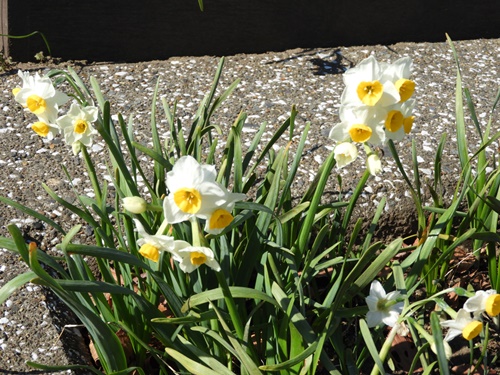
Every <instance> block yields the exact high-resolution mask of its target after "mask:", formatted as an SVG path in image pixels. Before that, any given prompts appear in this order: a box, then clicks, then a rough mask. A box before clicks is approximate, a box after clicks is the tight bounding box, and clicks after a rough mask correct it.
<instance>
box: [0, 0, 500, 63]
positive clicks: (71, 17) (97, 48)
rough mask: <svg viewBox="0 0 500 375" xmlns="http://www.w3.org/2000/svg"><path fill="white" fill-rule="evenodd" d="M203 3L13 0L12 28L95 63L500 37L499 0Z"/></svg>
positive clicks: (26, 52)
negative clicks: (202, 8) (201, 6)
mask: <svg viewBox="0 0 500 375" xmlns="http://www.w3.org/2000/svg"><path fill="white" fill-rule="evenodd" d="M2 1H8V0H2ZM204 3H205V11H204V12H201V11H200V10H199V8H198V2H197V1H196V0H143V1H137V0H99V1H95V0H87V1H74V0H43V1H40V0H22V1H20V0H11V1H9V2H8V29H9V33H11V34H12V35H21V34H27V33H30V32H32V31H35V30H38V31H41V32H43V33H44V34H45V35H46V37H47V39H48V41H49V43H50V46H51V48H52V54H53V55H54V56H55V57H60V58H63V59H65V60H67V59H86V60H95V61H105V60H113V61H141V60H153V59H165V58H168V57H170V56H180V55H195V56H196V55H229V54H235V53H241V52H246V53H253V52H257V53H258V52H267V51H271V50H284V49H288V48H296V47H334V46H349V45H370V44H390V43H395V42H403V41H409V42H424V41H426V42H434V41H444V40H445V33H448V34H450V36H451V37H452V39H454V40H461V39H477V38H497V37H500V26H499V20H500V0H420V1H419V0H414V1H404V0H401V1H397V0H204ZM4 22H5V20H4ZM9 47H10V48H9V52H10V55H11V56H12V57H13V59H14V60H17V61H26V60H32V59H33V56H34V54H35V53H37V52H39V51H41V50H45V47H44V44H43V41H42V39H41V38H40V37H38V36H35V37H32V38H29V39H25V40H10V46H9Z"/></svg>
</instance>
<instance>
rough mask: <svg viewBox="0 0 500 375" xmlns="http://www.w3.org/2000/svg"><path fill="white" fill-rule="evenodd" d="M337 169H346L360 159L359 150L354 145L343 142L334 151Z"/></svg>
mask: <svg viewBox="0 0 500 375" xmlns="http://www.w3.org/2000/svg"><path fill="white" fill-rule="evenodd" d="M333 153H334V157H335V161H336V162H337V164H336V165H337V168H344V167H345V166H346V165H349V164H351V163H352V162H353V161H354V160H356V158H357V157H358V148H357V147H356V145H355V144H354V143H351V142H342V143H339V144H338V145H337V146H335V150H333Z"/></svg>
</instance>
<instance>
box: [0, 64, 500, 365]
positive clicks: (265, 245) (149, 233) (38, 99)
mask: <svg viewBox="0 0 500 375" xmlns="http://www.w3.org/2000/svg"><path fill="white" fill-rule="evenodd" d="M223 63H224V59H221V63H220V64H219V66H218V68H217V70H216V72H215V78H214V82H213V84H212V86H211V87H209V88H208V93H207V95H206V96H205V98H204V99H203V100H202V102H201V103H200V105H199V108H198V109H197V110H196V112H195V113H194V114H193V118H192V122H191V123H190V124H185V123H182V122H181V120H180V119H178V118H177V116H176V113H175V108H176V105H175V103H174V105H173V106H170V105H169V104H168V101H167V100H166V99H165V98H162V100H161V101H162V105H163V110H164V115H165V118H166V121H164V122H162V124H163V123H166V124H167V128H166V129H164V128H162V129H161V130H160V129H159V127H158V120H157V119H158V117H160V116H161V115H160V114H158V113H157V112H156V110H157V97H158V94H159V93H158V89H156V91H155V92H154V99H153V103H152V106H151V134H150V135H151V137H150V140H151V143H152V146H149V145H145V144H142V143H141V142H139V141H138V139H136V138H135V135H134V131H133V130H134V124H133V116H130V119H131V120H130V121H129V122H128V123H126V122H125V121H124V120H123V116H122V114H120V113H114V109H113V106H112V104H111V103H110V102H109V101H107V100H106V98H105V97H104V95H103V93H102V92H101V90H100V87H99V83H98V82H97V80H96V79H95V78H94V77H90V78H89V79H88V81H85V82H84V79H82V78H80V77H79V76H78V74H77V73H76V72H74V71H73V70H72V69H68V70H67V71H66V70H52V71H50V72H48V73H47V74H46V75H43V76H42V75H40V74H39V73H35V74H30V73H28V72H19V78H20V86H19V87H18V88H15V89H14V90H13V95H14V99H15V101H16V102H17V103H19V109H20V111H25V112H26V113H28V114H29V115H30V116H31V117H32V119H33V120H32V122H31V123H30V125H29V128H31V129H32V130H33V131H34V132H35V133H36V134H38V135H39V136H40V137H42V138H43V139H44V141H45V142H52V141H53V139H54V138H56V137H60V138H62V139H64V141H65V142H64V143H65V144H61V145H59V146H58V147H65V148H66V151H68V150H69V148H71V150H72V152H73V156H74V157H75V158H80V159H81V160H82V161H83V164H84V165H85V167H86V171H87V176H88V181H87V182H86V183H87V185H89V186H90V187H91V190H92V194H91V195H87V194H85V191H84V192H81V191H79V188H80V187H79V186H72V191H73V192H74V193H75V195H76V199H70V200H67V199H65V198H63V197H61V196H59V195H58V194H57V193H56V192H55V191H53V190H52V189H51V188H50V187H48V186H47V185H43V186H44V189H45V190H46V191H47V194H48V195H49V196H50V197H51V199H53V200H54V201H56V202H57V203H58V204H59V205H61V206H63V207H64V208H65V209H66V210H69V211H70V212H71V213H72V214H73V216H72V217H73V218H75V222H74V223H64V225H62V224H61V223H58V222H56V221H55V220H54V219H53V218H50V217H47V216H45V215H43V214H41V213H39V212H38V211H36V210H34V209H30V208H28V207H24V206H22V205H21V204H19V203H18V202H15V201H13V200H11V199H9V198H6V197H0V202H2V203H5V204H9V205H11V206H13V207H15V208H17V209H20V210H22V211H24V212H25V213H26V214H29V215H32V216H34V217H35V218H36V219H37V220H39V221H41V222H42V223H43V224H44V225H45V226H46V227H47V228H49V227H50V228H53V229H54V231H53V232H54V233H57V236H58V237H60V241H59V245H57V246H56V247H54V248H50V249H48V248H42V249H39V248H38V245H37V244H36V243H34V242H32V243H29V244H27V243H26V242H25V239H24V237H23V234H22V232H21V230H20V229H19V228H18V227H17V226H16V225H14V224H11V225H9V226H8V229H9V232H10V234H11V236H12V239H11V238H3V237H0V246H1V247H4V248H7V249H8V250H11V251H14V252H17V253H18V254H19V256H20V259H22V260H23V261H24V262H26V263H27V264H28V265H29V267H30V270H29V271H28V272H26V273H25V274H22V275H19V276H18V277H16V278H15V279H14V280H12V281H10V282H9V283H7V284H6V285H5V286H4V287H2V288H0V303H3V301H5V299H6V298H7V297H8V295H10V293H12V291H13V290H15V289H16V288H17V287H19V286H21V285H22V284H23V283H26V282H27V281H31V282H33V283H37V284H40V285H43V286H46V287H48V288H50V289H51V290H52V291H53V292H54V293H55V294H56V295H57V296H58V297H59V298H60V299H61V300H62V301H63V302H64V303H65V304H66V305H67V306H68V307H69V308H70V309H71V310H72V311H73V312H74V313H75V314H76V315H77V317H78V319H79V320H80V321H81V323H82V325H83V326H84V327H85V328H86V330H87V332H88V335H89V337H90V338H91V340H92V344H93V346H94V348H95V351H96V353H97V356H98V359H99V361H98V362H96V363H95V366H88V364H76V365H71V366H57V365H54V364H50V365H47V364H40V363H34V362H30V365H31V366H33V367H36V368H39V369H43V370H47V371H61V370H65V369H78V368H80V369H85V370H91V371H92V372H94V373H96V374H128V373H137V374H161V375H166V374H172V373H192V374H200V375H209V374H222V375H231V374H267V373H281V374H301V375H314V374H318V373H323V372H324V373H328V374H333V375H341V374H347V373H349V374H358V373H361V371H364V372H363V373H368V372H369V371H371V373H372V374H374V375H375V374H377V373H382V374H383V373H387V371H388V369H387V368H389V369H390V370H392V371H393V372H394V370H395V366H394V361H393V358H391V355H390V353H391V350H392V348H393V342H394V340H395V338H396V336H397V335H399V336H402V337H405V338H406V340H413V342H414V343H415V346H416V347H417V351H418V353H417V354H416V355H415V359H414V360H413V361H412V363H411V366H410V368H408V369H406V371H407V372H408V373H413V372H414V371H416V370H417V369H418V368H420V367H422V368H423V371H425V372H426V373H431V372H432V371H434V370H435V369H437V368H438V367H439V370H440V371H441V373H443V374H445V373H446V371H447V370H446V368H447V367H448V363H449V362H448V361H450V357H451V355H452V351H451V347H450V345H449V344H448V341H450V340H451V339H452V338H455V337H459V336H462V337H463V338H465V339H466V340H469V341H470V342H471V343H473V342H474V341H475V340H477V337H478V336H479V337H480V338H481V340H487V338H486V336H487V334H488V332H489V330H488V327H489V325H490V323H491V326H494V327H498V324H497V323H498V322H497V320H498V314H499V312H500V296H499V295H498V294H497V292H496V291H495V290H488V291H478V292H476V293H475V294H473V293H472V292H470V291H469V292H466V291H465V290H464V289H462V288H454V287H450V288H445V289H443V290H439V291H438V290H432V291H431V290H430V289H429V287H428V286H429V285H431V283H428V284H425V283H426V281H427V279H429V277H430V276H429V275H433V273H432V272H433V270H434V268H438V269H444V268H446V267H445V266H447V264H448V263H447V260H445V257H444V256H443V257H440V258H439V259H438V260H437V261H435V260H436V259H435V257H433V256H432V255H433V254H434V252H435V250H436V248H439V246H442V244H443V243H445V242H444V241H448V242H446V243H445V244H446V245H447V246H449V248H448V247H447V249H451V250H453V249H454V248H455V247H456V246H458V245H459V244H462V243H463V242H464V241H465V240H468V239H471V238H473V237H472V236H473V235H474V233H475V231H474V230H468V231H466V232H465V233H462V234H460V235H457V236H456V237H453V236H451V235H448V236H447V237H446V236H443V235H442V234H443V233H442V232H441V230H442V229H443V228H445V227H450V226H449V225H448V223H451V222H453V218H454V217H455V215H458V211H457V210H458V206H459V203H460V200H461V198H462V197H463V196H464V195H463V194H465V193H463V194H462V193H461V194H462V195H460V196H459V197H457V199H456V200H455V201H454V202H453V203H452V205H451V206H450V208H448V209H446V210H445V209H441V210H434V211H433V212H436V215H439V216H438V217H437V218H436V222H437V224H439V225H436V228H435V229H430V230H429V233H428V235H426V236H425V237H422V238H421V239H420V241H419V243H418V245H415V246H405V245H404V242H403V239H402V238H397V239H395V240H393V241H391V242H389V243H385V242H384V241H373V238H374V235H375V229H376V226H377V221H378V219H379V218H380V216H381V215H382V214H383V211H384V207H385V200H384V199H382V201H381V202H380V203H379V204H378V206H377V207H376V208H375V209H374V213H373V219H372V220H371V222H370V223H368V225H366V226H364V227H366V228H367V229H366V231H364V232H362V227H363V223H362V222H361V219H359V220H357V221H356V222H355V223H354V225H352V224H353V221H355V220H353V212H355V211H354V208H355V206H356V204H357V200H358V198H359V197H360V196H361V194H362V192H363V190H364V184H365V183H366V181H367V180H368V179H369V177H370V175H377V174H379V173H381V172H382V169H383V168H382V161H381V159H380V155H379V154H378V153H377V152H376V151H375V150H374V151H372V148H375V147H383V146H384V145H385V144H386V143H388V144H389V147H391V151H392V149H393V148H394V144H393V143H392V141H398V140H402V139H403V138H404V137H405V136H406V135H407V134H409V133H410V132H411V128H412V126H413V121H414V116H413V110H414V107H415V98H414V91H415V82H414V81H413V80H412V79H411V71H412V60H411V59H410V58H409V57H404V58H401V59H398V60H396V61H395V62H393V63H386V62H378V61H377V60H376V59H375V57H374V56H370V57H369V58H367V59H365V60H363V61H361V62H360V63H359V64H358V65H357V66H356V67H354V68H352V69H349V70H348V71H346V73H345V74H344V76H343V78H344V84H345V90H344V92H343V94H342V97H341V107H340V111H339V116H340V122H339V123H338V124H336V125H335V126H334V127H333V128H332V129H331V131H330V133H329V137H330V138H331V139H332V140H334V141H335V142H337V144H336V146H335V148H334V149H333V151H331V153H330V155H328V157H326V158H325V160H324V162H323V163H322V164H321V166H320V167H319V168H318V170H317V171H316V172H315V176H314V179H313V181H312V182H311V185H310V186H309V187H308V188H307V190H306V191H305V192H304V193H303V194H302V196H301V197H297V196H296V192H295V191H293V190H292V189H293V186H294V183H295V180H296V178H297V175H298V171H299V169H300V166H301V163H302V162H303V160H302V155H303V154H304V153H305V152H306V150H305V147H306V144H307V143H308V138H307V137H308V132H309V129H310V127H311V124H310V123H306V125H305V126H304V128H303V129H301V130H300V133H298V132H297V130H296V129H295V117H296V115H297V110H296V108H295V106H292V109H291V111H290V116H289V117H288V118H287V119H286V120H285V121H284V122H283V123H282V124H281V125H279V126H278V127H277V128H276V131H275V134H274V135H273V136H272V137H271V140H269V141H266V142H264V141H262V139H261V137H262V135H263V134H264V133H265V132H266V130H267V127H266V124H262V125H261V127H260V128H259V129H258V131H257V132H255V133H252V137H253V140H252V141H251V142H245V140H243V139H242V138H243V129H244V125H245V123H246V121H247V115H246V113H244V112H241V113H239V114H238V113H235V118H236V119H235V121H234V123H233V124H232V125H231V126H228V127H227V129H226V128H225V129H224V131H222V130H221V127H220V126H219V125H215V124H212V122H211V116H212V114H213V113H215V112H216V110H217V109H218V108H219V107H220V106H221V105H223V103H224V98H226V97H227V96H228V95H230V94H231V93H232V92H233V91H234V89H235V88H236V86H237V84H238V81H235V82H234V83H233V84H231V85H229V86H228V87H227V88H226V89H225V90H223V91H222V92H221V94H220V96H219V97H216V92H218V91H217V87H218V84H219V80H220V77H221V74H222V67H223ZM61 87H64V88H66V89H65V90H66V91H65V90H62V89H61ZM157 87H158V86H157ZM70 98H71V101H70ZM229 110H230V109H228V111H229ZM160 131H161V132H166V133H167V134H166V137H164V139H166V141H164V142H162V141H161V139H162V137H160V135H159V134H160ZM222 134H224V135H225V136H222ZM499 137H500V136H499ZM97 139H99V141H100V142H103V143H104V144H105V149H104V151H105V152H106V155H105V156H103V155H101V154H99V155H98V156H96V155H95V154H94V153H93V151H92V147H91V146H92V145H93V144H94V142H96V140H97ZM280 139H281V140H285V141H286V142H285V143H286V144H285V145H284V146H283V147H279V146H278V141H279V140H280ZM360 145H362V147H363V148H364V152H365V154H366V166H367V170H366V171H365V173H364V174H363V176H362V178H361V179H360V181H359V183H358V184H357V186H356V187H355V188H354V189H353V191H352V194H350V195H349V198H347V199H346V200H340V201H332V200H329V199H328V198H327V196H326V195H325V194H324V192H325V191H326V190H327V188H328V183H329V181H331V180H332V179H331V175H332V173H335V172H334V171H335V166H337V168H345V167H348V166H349V165H350V164H351V163H353V162H354V161H355V160H356V159H357V157H358V147H359V146H360ZM243 146H244V147H243ZM139 155H140V157H139ZM396 160H397V158H396ZM397 162H398V160H397ZM96 163H99V164H100V165H99V168H96ZM103 166H104V168H102V167H103ZM63 168H64V167H63ZM102 169H105V170H106V172H107V173H106V176H104V175H101V174H100V173H101V170H102ZM64 172H65V173H67V174H69V172H68V171H67V169H64ZM403 172H404V171H403ZM416 175H417V176H418V173H416ZM403 176H404V177H405V179H407V176H406V175H403ZM337 180H338V181H339V184H340V183H341V178H340V177H339V178H338V179H337ZM111 184H112V187H113V189H110V186H111ZM464 185H465V184H464ZM491 185H492V186H500V182H498V183H497V184H496V185H495V184H493V183H492V184H491ZM467 186H469V185H468V184H467ZM494 196H495V197H497V196H498V195H497V194H496V193H495V194H494ZM481 201H482V202H484V201H487V199H486V198H484V199H483V198H482V199H481ZM489 201H490V202H492V203H491V204H492V205H493V206H494V207H496V208H497V206H495V201H494V200H491V199H490V200H489ZM420 209H421V210H423V209H422V207H420ZM499 210H500V209H499ZM463 216H464V214H462V213H461V215H460V217H463ZM496 220H497V217H494V216H491V217H488V218H486V219H485V220H482V221H478V222H481V223H486V224H488V225H489V227H488V228H490V229H491V233H490V234H491V235H485V234H484V233H482V236H479V237H478V238H479V239H483V240H484V238H487V239H493V240H494V239H495V238H497V237H498V236H497V237H495V235H496V230H493V228H494V226H493V224H492V223H493V222H496ZM472 221H473V220H472V219H471V220H470V222H472ZM474 222H476V221H474ZM468 223H469V222H467V223H466V224H468ZM69 224H70V225H72V227H71V228H70V229H67V226H68V225H69ZM82 225H86V226H90V227H91V228H92V229H93V238H92V240H93V242H92V243H88V241H89V239H88V237H87V238H86V241H87V242H85V243H82V241H81V239H80V238H79V235H80V233H81V232H82V231H81V227H82ZM482 229H484V228H482ZM447 234H449V233H447ZM360 238H362V240H361V241H360ZM412 240H413V239H412ZM43 246H51V245H43ZM40 250H43V251H40ZM46 250H50V251H46ZM451 250H449V251H451ZM493 250H494V249H493ZM400 253H401V254H400ZM491 254H493V253H491ZM492 256H493V255H492ZM90 259H93V260H94V263H95V264H96V265H97V267H98V271H99V272H95V270H91V267H90V266H89V264H88V262H89V260H90ZM429 259H432V263H428V262H430V261H429ZM490 260H491V261H492V259H490ZM400 261H401V263H400ZM42 264H43V266H42ZM491 264H493V262H492V263H491ZM492 274H493V275H495V273H492ZM432 281H434V279H433V280H432ZM422 284H425V285H426V287H427V288H426V289H427V293H428V295H427V297H426V298H416V297H415V295H416V294H417V293H416V292H417V289H420V288H421V286H422ZM497 284H498V280H497ZM495 288H496V290H498V287H495ZM495 288H492V289H495ZM386 290H390V291H391V292H389V293H387V292H386ZM451 292H454V293H456V294H458V295H459V296H465V295H467V296H468V297H470V298H469V299H468V300H467V301H466V302H465V303H464V305H463V308H461V309H460V310H459V311H458V312H455V311H454V310H453V309H452V308H451V307H450V306H448V304H447V302H446V301H445V298H444V297H445V296H446V295H447V294H449V293H451ZM430 308H432V310H433V311H432V313H430V314H429V311H430V310H429V309H430ZM445 314H447V315H448V316H450V317H451V319H449V320H446V318H445ZM429 316H430V318H429ZM442 328H445V329H446V330H447V332H446V335H443V334H442V331H441V329H442ZM443 336H444V338H443ZM379 344H380V345H379ZM377 345H378V346H377ZM471 345H472V344H471ZM378 348H380V349H378ZM484 361H485V360H483V364H485V362H484ZM367 369H368V370H367ZM367 371H368V372H367Z"/></svg>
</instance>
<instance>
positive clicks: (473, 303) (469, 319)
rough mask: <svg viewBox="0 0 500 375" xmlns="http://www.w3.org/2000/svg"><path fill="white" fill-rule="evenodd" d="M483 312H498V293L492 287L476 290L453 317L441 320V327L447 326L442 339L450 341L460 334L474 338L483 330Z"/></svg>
mask: <svg viewBox="0 0 500 375" xmlns="http://www.w3.org/2000/svg"><path fill="white" fill-rule="evenodd" d="M471 314H472V315H471ZM485 314H487V316H489V317H495V316H497V315H499V314H500V294H498V293H497V291H496V290H494V289H490V290H486V291H484V290H478V291H477V292H476V293H475V294H474V295H473V296H472V297H469V298H468V299H467V301H465V303H464V306H463V308H462V309H460V310H458V312H457V314H456V317H455V319H450V320H446V321H443V322H441V325H442V326H443V327H445V328H448V332H447V333H446V336H445V338H444V339H445V340H446V341H450V340H453V339H454V338H455V337H458V336H460V335H462V337H463V338H464V339H466V340H472V339H474V338H476V337H477V336H478V335H479V334H480V333H481V331H482V330H483V317H484V315H485Z"/></svg>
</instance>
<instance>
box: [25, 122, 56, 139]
mask: <svg viewBox="0 0 500 375" xmlns="http://www.w3.org/2000/svg"><path fill="white" fill-rule="evenodd" d="M28 128H30V129H31V130H33V131H34V132H35V133H36V134H38V135H39V136H40V137H44V138H47V139H48V140H49V141H50V140H52V139H54V137H55V136H56V135H57V134H59V127H58V126H57V125H55V124H53V123H50V122H46V121H36V122H34V123H33V124H30V125H28Z"/></svg>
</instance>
